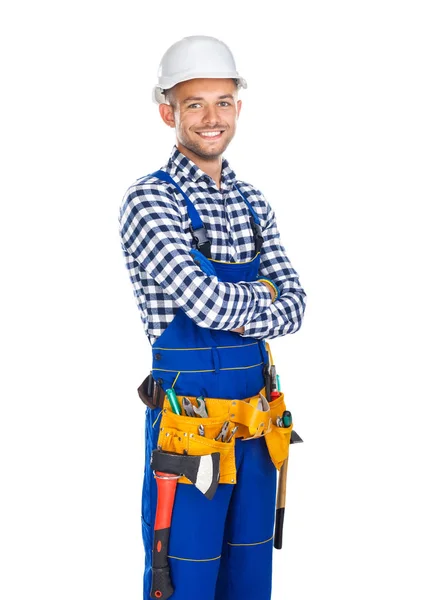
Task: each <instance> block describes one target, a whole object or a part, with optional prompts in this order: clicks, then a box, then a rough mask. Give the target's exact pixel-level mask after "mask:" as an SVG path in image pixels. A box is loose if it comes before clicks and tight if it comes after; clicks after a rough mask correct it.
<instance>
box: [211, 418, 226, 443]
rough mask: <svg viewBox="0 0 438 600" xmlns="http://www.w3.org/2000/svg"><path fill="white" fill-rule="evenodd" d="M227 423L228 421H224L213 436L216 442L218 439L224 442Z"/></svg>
mask: <svg viewBox="0 0 438 600" xmlns="http://www.w3.org/2000/svg"><path fill="white" fill-rule="evenodd" d="M229 424H230V422H229V421H225V423H224V424H223V425H222V429H221V430H220V431H219V433H218V435H217V436H216V437H215V438H214V439H215V441H216V442H218V441H219V440H220V441H221V442H225V437H226V435H227V431H228V425H229Z"/></svg>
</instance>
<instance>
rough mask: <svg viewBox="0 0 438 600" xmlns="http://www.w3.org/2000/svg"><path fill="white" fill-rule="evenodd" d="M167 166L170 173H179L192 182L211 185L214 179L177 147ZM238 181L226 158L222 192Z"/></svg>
mask: <svg viewBox="0 0 438 600" xmlns="http://www.w3.org/2000/svg"><path fill="white" fill-rule="evenodd" d="M167 166H168V168H169V170H170V171H173V172H179V173H178V175H179V176H181V174H183V175H184V177H186V178H187V179H189V180H190V181H194V182H198V181H206V182H207V183H210V182H212V181H213V179H212V178H211V177H210V175H207V173H205V172H204V171H203V170H202V169H200V168H199V167H198V166H197V165H196V164H195V163H194V162H193V161H192V160H190V159H189V158H188V157H187V156H185V154H183V153H182V152H180V151H179V150H178V148H177V147H176V145H175V146H174V147H173V149H172V152H171V155H170V158H169V162H168V163H167ZM235 181H236V174H235V172H234V171H233V169H232V168H231V167H230V165H229V163H228V161H227V159H226V158H222V172H221V190H223V189H229V188H231V187H233V185H234V183H235Z"/></svg>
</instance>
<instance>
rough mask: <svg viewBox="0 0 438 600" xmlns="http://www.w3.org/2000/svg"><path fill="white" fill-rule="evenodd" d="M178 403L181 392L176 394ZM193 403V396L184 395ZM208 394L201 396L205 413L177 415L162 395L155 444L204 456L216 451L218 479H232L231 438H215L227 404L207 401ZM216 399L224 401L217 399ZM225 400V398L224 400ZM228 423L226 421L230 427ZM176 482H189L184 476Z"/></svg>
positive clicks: (164, 448) (177, 451) (234, 472)
mask: <svg viewBox="0 0 438 600" xmlns="http://www.w3.org/2000/svg"><path fill="white" fill-rule="evenodd" d="M177 398H178V402H179V404H180V406H182V399H183V396H177ZM187 398H189V400H190V401H191V402H192V404H193V405H194V406H196V399H195V397H194V396H187ZM211 400H212V399H210V398H205V401H206V406H207V412H208V415H209V416H208V417H203V418H201V417H187V416H182V415H177V414H176V413H174V412H173V411H172V408H171V406H170V403H169V400H168V399H167V397H165V398H164V404H163V415H162V418H161V423H160V434H159V436H158V446H159V448H160V449H161V450H163V451H164V452H175V453H176V454H189V455H191V456H205V455H207V454H213V452H219V453H220V465H219V473H220V477H219V483H236V460H235V455H234V447H235V438H233V439H232V440H231V441H230V442H229V443H227V442H222V441H220V440H218V441H216V440H215V439H214V438H215V437H217V435H218V433H219V432H220V430H221V428H222V425H223V424H224V422H225V421H227V420H228V408H227V406H226V405H224V404H222V405H219V404H216V405H215V406H213V405H212V404H211ZM220 402H222V403H223V402H224V401H223V400H221V401H220ZM227 402H229V401H227ZM200 425H203V426H204V432H205V435H204V436H202V435H199V426H200ZM231 429H232V423H230V429H229V431H231ZM178 483H191V482H190V481H189V480H188V479H186V478H185V477H181V478H180V479H179V480H178Z"/></svg>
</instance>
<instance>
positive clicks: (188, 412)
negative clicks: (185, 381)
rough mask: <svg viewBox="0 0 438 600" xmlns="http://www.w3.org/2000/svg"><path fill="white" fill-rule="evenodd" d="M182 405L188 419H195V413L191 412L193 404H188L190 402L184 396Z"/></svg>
mask: <svg viewBox="0 0 438 600" xmlns="http://www.w3.org/2000/svg"><path fill="white" fill-rule="evenodd" d="M182 405H183V409H184V411H185V413H186V415H187V416H188V417H196V415H195V411H194V410H193V408H194V407H193V404H192V403H191V402H190V400H189V399H188V398H187V397H186V396H184V398H183V399H182Z"/></svg>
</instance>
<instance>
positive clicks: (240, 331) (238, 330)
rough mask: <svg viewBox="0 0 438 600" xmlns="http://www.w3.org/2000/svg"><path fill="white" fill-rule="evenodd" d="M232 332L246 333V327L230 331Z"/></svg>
mask: <svg viewBox="0 0 438 600" xmlns="http://www.w3.org/2000/svg"><path fill="white" fill-rule="evenodd" d="M230 331H235V332H236V333H243V332H244V331H245V327H244V326H243V325H242V327H238V328H237V329H230Z"/></svg>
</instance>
